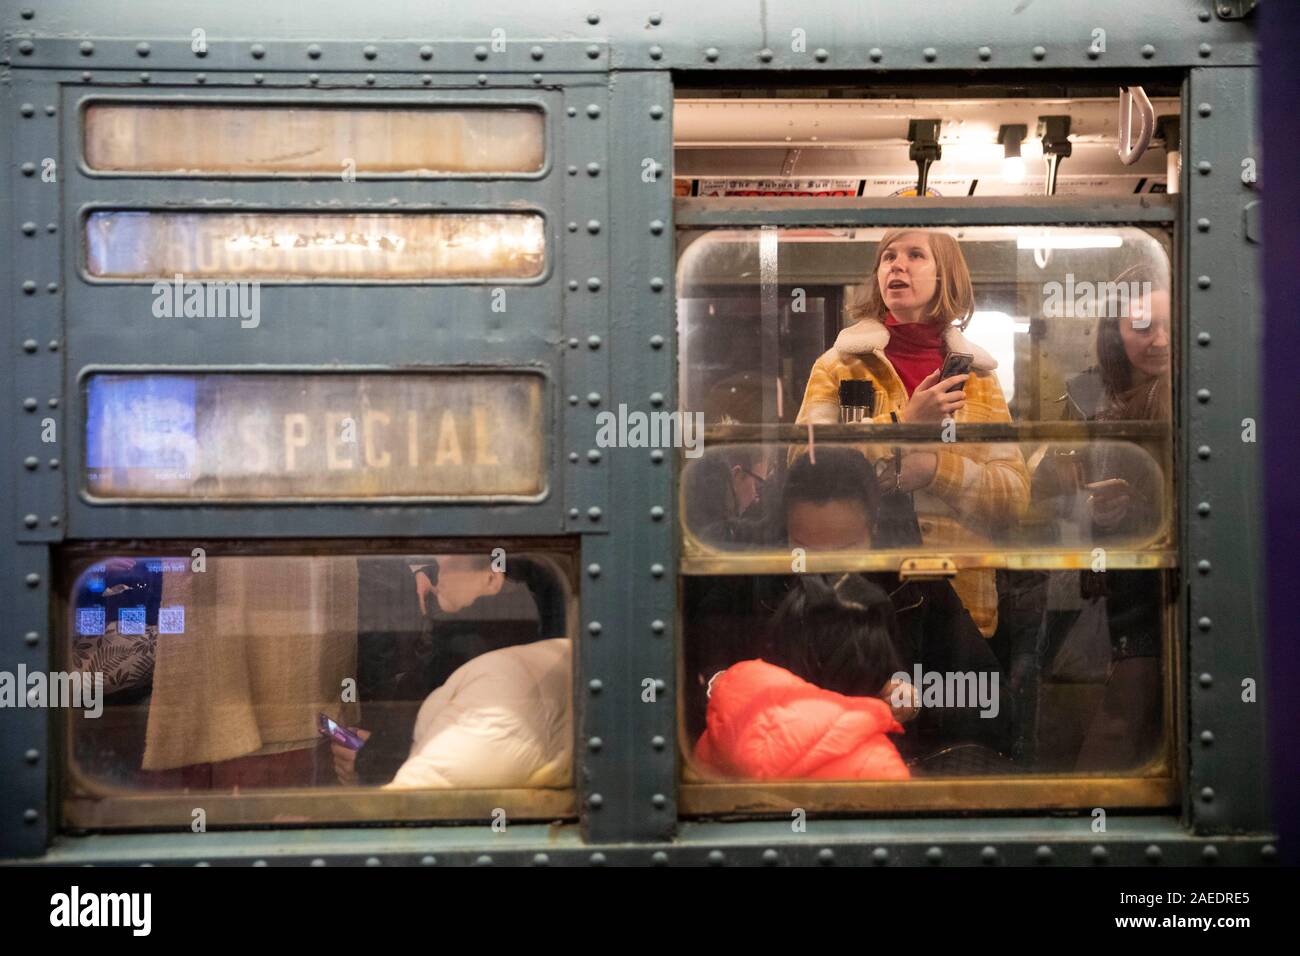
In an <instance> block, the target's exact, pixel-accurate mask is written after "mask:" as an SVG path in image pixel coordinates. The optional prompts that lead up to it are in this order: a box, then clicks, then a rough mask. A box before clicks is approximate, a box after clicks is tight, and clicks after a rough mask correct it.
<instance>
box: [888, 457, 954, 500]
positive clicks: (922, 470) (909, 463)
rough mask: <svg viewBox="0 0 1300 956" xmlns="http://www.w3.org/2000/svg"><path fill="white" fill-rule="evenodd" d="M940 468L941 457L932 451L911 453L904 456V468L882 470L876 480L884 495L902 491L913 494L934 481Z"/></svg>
mask: <svg viewBox="0 0 1300 956" xmlns="http://www.w3.org/2000/svg"><path fill="white" fill-rule="evenodd" d="M938 468H939V456H938V455H936V454H935V453H934V452H932V451H909V452H908V453H907V454H906V455H904V456H903V467H902V470H900V471H899V472H897V473H896V472H895V471H894V466H893V465H892V464H890V465H889V467H887V468H885V469H883V470H882V472H881V474H880V475H879V476H878V477H877V478H876V481H877V483H878V484H879V485H880V490H881V492H882V493H883V494H889V493H890V492H892V491H900V492H902V493H903V494H911V493H912V492H913V491H916V490H918V489H920V488H924V487H925V486H926V485H928V484H929V483H930V482H932V481H934V473H935V471H937V470H938Z"/></svg>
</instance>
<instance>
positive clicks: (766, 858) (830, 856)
mask: <svg viewBox="0 0 1300 956" xmlns="http://www.w3.org/2000/svg"><path fill="white" fill-rule="evenodd" d="M663 799H664V798H663V794H655V801H656V806H658V801H660V800H663ZM23 818H24V820H26V821H27V822H28V823H34V822H35V821H36V820H38V819H40V814H39V812H38V811H36V810H35V809H28V810H26V811H25V812H24V814H23ZM1039 850H1040V852H1041V851H1042V850H1046V851H1047V853H1048V856H1047V857H1045V858H1046V859H1050V854H1051V852H1052V851H1051V849H1050V848H1049V847H1046V846H1043V847H1039ZM1090 855H1091V857H1092V860H1093V862H1094V863H1097V864H1103V863H1106V862H1107V861H1108V859H1109V856H1110V852H1109V850H1107V848H1106V847H1104V846H1102V845H1100V844H1097V845H1094V846H1093V847H1092V849H1091V850H1090ZM1143 855H1144V856H1145V857H1146V860H1147V863H1149V864H1151V865H1152V866H1156V865H1158V864H1160V863H1161V862H1162V861H1163V859H1164V851H1162V850H1161V848H1160V847H1159V846H1157V845H1156V844H1154V843H1151V844H1148V845H1147V847H1146V849H1145V850H1144V851H1143ZM1259 856H1260V859H1262V860H1265V861H1266V862H1273V861H1275V860H1276V859H1277V847H1276V846H1274V845H1273V844H1272V843H1265V844H1264V845H1263V846H1261V847H1260V848H1259ZM943 858H944V857H943V850H942V849H941V848H939V847H930V848H929V849H928V850H927V851H926V859H927V860H928V861H929V862H931V863H941V862H942V861H943ZM759 859H760V860H761V862H762V863H763V864H764V865H766V866H776V865H778V864H780V862H781V854H780V852H779V851H778V850H776V849H774V848H772V847H768V848H767V849H765V850H764V851H763V852H762V854H761V855H760V856H759ZM835 859H836V857H835V851H834V850H833V849H832V848H831V847H822V848H821V849H819V850H818V851H817V861H818V862H819V863H821V864H822V865H824V866H830V865H832V864H834V862H835ZM980 859H981V860H982V861H983V862H984V863H986V864H990V865H991V864H995V863H997V862H998V861H999V859H1000V854H999V851H998V848H997V847H995V846H985V847H984V848H983V849H982V850H981V851H980ZM1201 859H1202V860H1203V861H1204V862H1205V863H1207V864H1211V863H1215V862H1217V861H1218V859H1219V849H1218V847H1217V846H1215V845H1214V844H1212V843H1211V844H1207V845H1206V846H1205V847H1203V848H1202V850H1201ZM531 860H532V863H533V865H534V866H549V865H550V864H551V857H550V854H548V853H534V854H533V855H532V858H531ZM587 860H588V862H589V863H590V864H591V865H592V866H604V865H605V864H607V863H608V862H609V859H608V857H607V856H606V855H605V853H604V852H602V851H600V850H596V851H595V852H593V853H591V854H590V855H588V857H587ZM707 860H708V862H709V864H710V865H712V866H725V865H726V862H727V855H726V853H724V852H723V851H722V850H710V851H709V853H708V856H707ZM871 860H872V862H873V863H875V864H877V865H882V864H885V863H888V862H889V851H888V850H886V849H885V848H884V847H876V848H875V849H874V850H872V852H871ZM650 862H651V863H652V864H653V865H654V866H667V865H668V864H669V863H670V862H671V857H670V856H669V855H668V851H666V850H655V851H654V852H652V853H651V854H650ZM495 863H496V861H495V859H494V858H493V857H492V855H491V854H488V853H481V854H479V855H478V856H476V857H475V858H474V865H476V866H493V865H495ZM85 865H86V866H93V865H94V864H90V863H87V864H85ZM153 865H154V864H153V863H151V862H148V861H146V862H143V863H140V864H139V866H142V867H152V866H153ZM211 865H212V864H211V863H210V862H208V861H207V860H196V861H195V863H194V866H196V867H210V866H211ZM252 865H253V866H255V867H265V866H267V865H268V864H267V861H266V860H260V859H259V860H254V861H253V863H252ZM309 865H310V866H312V867H317V868H320V867H326V866H328V865H329V861H328V860H327V859H326V858H325V857H315V858H313V859H312V860H311V861H310V864H309ZM365 865H366V866H369V867H378V866H383V865H384V862H383V860H382V859H381V858H380V857H377V856H368V857H366V859H365ZM420 865H421V866H437V865H438V858H437V857H436V856H434V855H433V854H431V853H426V854H425V855H424V856H422V857H420Z"/></svg>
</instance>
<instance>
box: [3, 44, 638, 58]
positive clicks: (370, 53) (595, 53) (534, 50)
mask: <svg viewBox="0 0 1300 956" xmlns="http://www.w3.org/2000/svg"><path fill="white" fill-rule="evenodd" d="M77 49H78V50H79V52H80V53H81V55H82V56H93V55H94V53H95V44H94V42H93V41H91V40H82V41H81V43H80V44H79V45H78V47H77ZM35 50H36V46H35V44H33V43H32V41H31V40H21V41H19V43H18V51H19V52H20V53H22V54H23V55H25V56H30V55H31V54H32V53H33V52H35ZM135 52H136V55H137V56H139V57H141V58H145V57H148V56H149V54H150V53H151V52H152V48H151V47H150V45H149V44H148V43H146V42H141V43H137V44H136V47H135ZM193 52H194V55H195V56H197V57H198V58H199V59H203V58H204V57H206V56H207V55H208V48H207V47H206V46H204V47H200V48H199V49H196V50H194V51H193ZM305 52H306V54H307V57H308V58H309V59H312V60H319V59H320V58H321V54H322V50H321V46H320V44H319V43H311V44H308V45H307V48H306V51H305ZM417 52H418V54H419V57H420V59H422V60H432V59H433V47H432V46H430V45H429V44H427V43H426V44H424V45H423V46H421V47H420V48H419V50H418V51H417ZM661 53H662V51H661ZM586 54H587V58H588V59H591V60H594V59H597V58H598V57H599V56H600V47H599V46H598V45H597V44H595V43H591V44H588V46H587V48H586ZM248 55H249V56H251V57H252V58H253V59H254V60H261V59H265V57H266V46H265V45H264V44H261V43H254V44H252V45H251V46H250V47H249V48H248ZM361 55H362V56H364V57H365V58H366V59H367V60H374V59H376V58H377V57H378V56H379V48H378V47H376V46H375V45H374V44H367V45H366V46H364V47H362V48H361ZM529 55H530V56H532V58H533V59H534V60H541V59H543V58H544V57H545V56H546V50H545V48H544V47H541V46H536V45H534V46H533V47H531V48H530V49H529ZM474 58H475V59H477V60H486V59H487V58H488V48H487V47H486V46H482V45H479V46H476V47H475V48H474Z"/></svg>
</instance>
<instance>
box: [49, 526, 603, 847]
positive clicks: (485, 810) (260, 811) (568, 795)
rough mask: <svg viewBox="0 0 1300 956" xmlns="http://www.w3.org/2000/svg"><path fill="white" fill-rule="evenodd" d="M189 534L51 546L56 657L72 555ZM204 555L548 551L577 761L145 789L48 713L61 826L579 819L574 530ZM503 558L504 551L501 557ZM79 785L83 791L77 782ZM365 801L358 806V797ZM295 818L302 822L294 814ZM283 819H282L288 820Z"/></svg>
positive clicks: (271, 543)
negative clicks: (508, 772) (497, 780)
mask: <svg viewBox="0 0 1300 956" xmlns="http://www.w3.org/2000/svg"><path fill="white" fill-rule="evenodd" d="M189 544H190V542H189V541H187V540H162V539H157V540H143V541H136V540H131V541H120V540H94V541H92V540H85V541H75V542H70V543H68V544H66V545H64V546H63V547H61V548H59V549H57V550H56V551H55V553H54V558H53V560H52V562H51V565H52V570H53V572H54V573H53V582H52V583H53V587H52V601H51V608H50V614H51V622H52V627H51V636H52V641H51V645H52V654H53V664H54V666H55V667H57V668H63V669H67V668H68V665H69V660H70V646H69V638H70V634H69V631H68V627H69V625H68V621H69V594H70V591H71V588H72V587H73V586H74V585H75V583H76V581H77V579H78V577H79V575H80V573H81V572H80V571H77V570H75V567H76V566H77V565H78V562H83V563H84V561H93V560H96V559H99V560H102V559H104V558H105V557H108V556H118V555H139V556H142V557H143V556H146V555H147V556H157V555H158V554H160V553H168V552H175V551H177V550H185V548H186V547H188V545H189ZM205 547H206V548H207V549H208V550H207V555H206V556H207V557H208V558H212V557H257V556H260V557H270V556H276V555H292V556H295V557H315V556H340V555H342V556H347V555H355V556H356V557H358V558H362V557H386V556H402V555H411V554H482V553H484V551H485V550H490V549H492V548H498V547H499V548H505V549H506V552H507V554H510V553H523V552H530V553H535V554H541V555H544V556H547V557H551V558H553V559H554V564H555V566H556V567H555V569H556V571H557V573H558V576H559V577H560V579H561V580H562V582H563V583H564V585H565V587H566V589H567V593H566V595H565V605H566V614H565V622H566V631H567V633H568V637H569V639H570V640H571V641H573V642H574V650H573V664H572V697H571V702H572V706H573V720H572V727H571V732H572V734H573V751H572V753H573V766H572V768H571V769H572V777H571V779H570V782H569V785H568V786H567V787H564V788H560V789H556V788H542V787H538V788H509V789H481V790H480V789H456V790H452V789H447V790H401V791H383V790H381V789H380V788H378V787H362V786H357V787H343V786H338V787H323V788H301V789H281V788H269V787H268V788H266V789H257V790H246V791H243V792H241V793H239V794H231V793H222V792H217V791H211V792H203V791H191V792H188V793H186V792H182V791H179V790H177V791H162V792H159V793H150V792H148V791H137V790H130V789H128V788H125V787H122V786H114V785H111V784H104V783H100V782H97V781H93V780H91V779H90V778H89V776H88V775H87V774H85V773H83V772H82V771H81V770H80V768H79V767H78V766H77V765H76V763H75V746H74V745H75V727H74V723H73V721H72V719H71V717H70V714H69V713H67V712H65V711H63V710H58V711H56V712H55V714H54V721H55V727H54V731H53V733H54V739H56V740H58V741H59V747H58V748H57V750H56V753H57V754H58V761H57V765H56V767H55V771H56V777H55V781H56V782H55V784H54V788H53V794H52V796H53V803H54V804H55V806H56V807H57V809H58V815H57V818H58V823H59V828H60V829H61V830H64V831H67V830H76V831H102V832H112V831H121V830H140V829H158V830H179V829H182V828H183V829H186V830H188V829H189V828H190V827H191V825H192V824H193V821H194V818H193V815H192V814H193V811H194V809H195V808H196V807H202V808H203V810H204V811H205V814H206V817H205V821H206V825H207V826H208V827H209V828H212V829H248V828H250V827H265V826H274V827H277V828H279V827H295V826H296V827H316V826H322V825H352V826H356V825H360V824H365V823H372V822H376V821H382V822H383V823H385V824H386V825H393V824H405V823H415V822H422V823H435V824H436V823H458V822H478V821H490V820H492V819H493V814H494V812H496V811H497V810H498V809H504V810H505V811H506V818H507V819H508V820H510V821H516V820H517V821H521V822H522V821H529V820H531V821H567V822H576V820H577V818H578V786H579V779H580V776H579V767H580V763H581V754H582V752H583V751H582V749H581V748H580V747H579V742H580V740H581V735H580V719H579V718H580V714H581V709H580V708H581V706H582V700H583V698H582V695H581V694H579V693H578V688H579V683H580V682H579V672H580V668H581V641H580V639H579V637H578V622H579V620H580V615H581V611H580V608H581V600H582V598H581V593H580V589H581V580H580V575H579V565H580V558H581V550H580V543H579V542H578V541H577V540H576V539H574V538H571V537H518V536H508V537H507V536H503V537H500V538H485V539H477V540H476V539H472V538H463V537H462V538H409V539H408V538H401V539H397V538H389V539H375V540H367V541H358V540H356V539H325V538H312V539H301V538H298V539H294V538H275V539H270V540H265V541H257V540H242V541H219V542H214V541H210V540H208V541H205ZM507 560H508V559H507ZM78 788H80V789H78ZM358 798H365V799H364V807H363V808H362V809H358V804H359V800H358ZM293 817H300V818H302V819H300V820H297V821H295V820H293V819H292V818H293ZM283 818H288V821H287V822H286V820H285V819H283Z"/></svg>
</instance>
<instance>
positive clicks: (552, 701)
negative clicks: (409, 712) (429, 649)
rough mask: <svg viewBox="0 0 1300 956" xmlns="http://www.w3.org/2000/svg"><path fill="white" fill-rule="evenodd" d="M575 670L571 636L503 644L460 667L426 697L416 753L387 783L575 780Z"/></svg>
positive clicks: (492, 785) (410, 786)
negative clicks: (514, 644) (501, 646)
mask: <svg viewBox="0 0 1300 956" xmlns="http://www.w3.org/2000/svg"><path fill="white" fill-rule="evenodd" d="M571 675H572V645H571V642H570V641H569V639H568V638H552V639H550V640H545V641H537V642H536V643H533V644H521V645H517V646H514V647H503V648H501V649H499V650H495V651H490V652H488V653H487V654H482V655H480V656H478V657H476V658H474V659H473V660H471V661H469V662H468V663H466V664H464V665H462V666H461V667H459V668H457V670H456V671H455V672H454V673H453V674H452V675H451V676H450V677H449V678H447V682H446V683H444V684H443V685H442V686H441V687H439V688H438V689H437V690H435V691H434V692H433V693H431V694H430V695H429V696H428V697H427V698H425V701H424V704H423V705H421V707H420V713H419V715H418V716H417V717H416V719H415V731H414V739H413V740H412V743H411V755H410V756H409V757H408V758H407V760H406V762H405V763H404V764H402V766H401V768H400V769H399V770H398V771H397V775H396V776H395V777H394V778H393V781H392V783H389V784H387V785H386V788H385V789H390V790H415V789H423V788H456V789H497V788H510V787H567V786H571V785H572V782H573V781H572V777H573V770H572V767H573V717H572V714H573V688H572V676H571Z"/></svg>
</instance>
